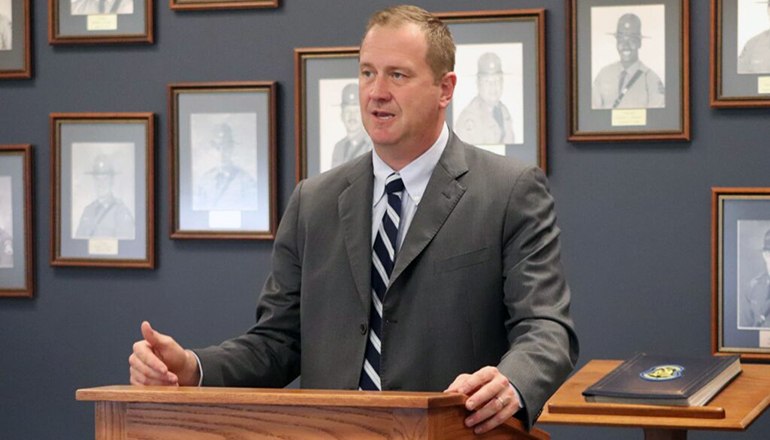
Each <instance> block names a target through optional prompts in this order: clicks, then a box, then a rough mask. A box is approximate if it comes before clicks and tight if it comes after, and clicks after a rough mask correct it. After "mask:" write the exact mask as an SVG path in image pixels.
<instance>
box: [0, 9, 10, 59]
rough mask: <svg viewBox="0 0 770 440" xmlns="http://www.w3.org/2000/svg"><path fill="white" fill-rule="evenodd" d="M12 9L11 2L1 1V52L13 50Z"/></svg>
mask: <svg viewBox="0 0 770 440" xmlns="http://www.w3.org/2000/svg"><path fill="white" fill-rule="evenodd" d="M12 8H13V5H12V4H11V0H0V50H11V49H13V41H12V37H13V28H12V20H13V19H12V17H13V9H12Z"/></svg>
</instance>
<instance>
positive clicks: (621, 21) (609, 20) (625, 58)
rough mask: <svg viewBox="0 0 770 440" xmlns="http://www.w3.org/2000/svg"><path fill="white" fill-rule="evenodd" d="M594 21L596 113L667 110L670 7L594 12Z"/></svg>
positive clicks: (592, 33)
mask: <svg viewBox="0 0 770 440" xmlns="http://www.w3.org/2000/svg"><path fill="white" fill-rule="evenodd" d="M656 12H658V13H656ZM618 13H620V16H619V17H617V18H614V17H615V16H617V15H618ZM642 16H644V17H645V20H643V19H642ZM656 17H657V18H656ZM591 18H592V29H591V47H592V60H591V64H592V68H593V72H594V75H593V78H594V79H593V83H592V87H591V108H592V109H595V110H596V109H616V108H619V109H621V108H625V109H646V108H663V107H665V105H666V88H665V85H664V83H663V80H662V78H664V77H665V75H664V72H665V9H664V6H663V5H647V6H634V7H632V8H629V7H625V6H624V7H617V6H613V7H603V8H591ZM608 25H610V26H611V25H614V29H612V30H611V31H610V30H609V29H606V27H607V26H608ZM602 30H606V31H604V32H601V31H602ZM608 31H609V32H608ZM648 31H649V33H646V32H648ZM647 46H650V49H653V48H654V49H655V50H652V51H651V50H645V49H646V47H647ZM643 60H644V61H643ZM647 63H649V65H648V64H647Z"/></svg>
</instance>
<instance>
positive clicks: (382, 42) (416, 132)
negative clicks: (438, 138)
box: [358, 23, 454, 150]
mask: <svg viewBox="0 0 770 440" xmlns="http://www.w3.org/2000/svg"><path fill="white" fill-rule="evenodd" d="M427 50H428V44H427V42H426V41H425V36H424V35H423V33H422V31H421V30H420V28H419V27H418V26H417V25H415V24H413V23H409V24H405V25H402V26H399V27H389V26H385V27H383V26H376V27H374V28H372V29H371V30H369V33H368V34H367V35H366V37H365V38H364V41H363V42H362V44H361V55H360V60H359V83H358V84H359V97H360V104H361V115H362V119H363V123H364V127H365V128H366V131H367V132H368V133H369V137H371V139H372V141H373V143H374V145H375V146H377V147H386V146H396V147H398V146H400V147H402V148H407V149H415V150H417V149H420V148H425V147H426V146H428V145H430V143H432V142H433V141H434V140H435V139H434V137H435V133H436V132H437V131H438V130H440V125H441V124H442V123H443V121H444V109H446V107H447V106H448V105H449V102H450V100H451V99H452V91H453V90H454V74H452V73H448V74H446V75H445V76H444V78H443V79H442V82H441V83H439V84H438V85H437V84H434V78H433V72H432V71H431V69H430V66H429V65H428V62H427V61H426V58H425V55H426V53H427Z"/></svg>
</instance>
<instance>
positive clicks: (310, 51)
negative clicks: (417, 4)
mask: <svg viewBox="0 0 770 440" xmlns="http://www.w3.org/2000/svg"><path fill="white" fill-rule="evenodd" d="M435 15H436V16H437V17H439V18H440V19H442V20H443V21H444V22H445V23H446V24H447V25H449V26H450V27H451V26H452V25H453V24H463V23H471V24H474V23H479V24H482V23H501V22H523V21H533V22H534V23H535V28H536V31H535V35H534V36H533V38H534V39H535V40H536V42H535V44H534V45H535V47H534V49H533V52H534V54H535V56H536V57H537V60H536V62H537V66H536V74H535V75H534V76H535V78H534V82H535V83H536V84H535V87H534V88H535V90H536V91H535V93H534V100H535V101H536V105H537V107H538V108H537V111H536V112H535V113H536V116H535V117H534V119H535V124H536V128H535V129H533V130H532V134H534V135H535V136H536V137H537V141H536V142H534V144H535V146H534V150H535V153H534V155H535V156H536V162H537V163H536V164H537V165H538V166H540V168H541V169H543V171H544V172H545V171H547V157H546V146H547V122H546V113H547V112H546V105H545V103H546V56H545V54H546V49H545V44H546V43H545V10H544V9H521V10H496V11H465V12H439V13H436V14H435ZM456 43H457V42H456ZM458 44H459V43H458ZM358 53H359V48H358V47H317V48H296V49H294V90H295V93H294V100H295V105H294V109H295V114H294V116H295V121H296V123H295V137H294V139H295V158H296V181H297V182H299V181H301V180H302V179H305V178H307V177H308V176H309V172H308V168H309V166H308V162H309V160H308V159H309V156H310V155H309V153H308V132H309V128H308V117H309V116H308V102H307V101H308V98H307V96H306V95H307V94H308V92H307V88H308V86H307V82H308V76H307V71H308V68H307V63H308V61H312V60H319V59H339V60H346V59H347V60H349V59H356V58H358ZM525 87H526V85H525ZM449 117H450V115H449V114H448V115H447V118H449ZM451 125H452V124H451V122H450V126H451ZM524 130H525V131H527V129H526V127H525V129H524ZM517 146H518V145H517ZM527 148H529V147H527Z"/></svg>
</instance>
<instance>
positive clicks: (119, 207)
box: [74, 155, 136, 240]
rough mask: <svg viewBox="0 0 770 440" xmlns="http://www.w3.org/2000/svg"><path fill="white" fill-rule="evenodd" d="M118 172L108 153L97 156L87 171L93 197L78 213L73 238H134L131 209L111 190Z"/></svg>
mask: <svg viewBox="0 0 770 440" xmlns="http://www.w3.org/2000/svg"><path fill="white" fill-rule="evenodd" d="M118 173H119V171H118V170H117V169H116V168H115V165H113V159H112V158H110V157H109V156H107V155H99V156H96V158H95V159H94V162H93V166H92V167H91V169H90V170H89V171H87V172H86V174H87V175H88V176H90V178H91V181H92V184H93V192H94V193H95V195H96V197H95V198H94V199H93V200H92V201H91V203H89V204H88V205H86V207H85V208H84V209H83V212H82V213H81V214H80V219H79V220H78V223H77V225H78V226H77V230H76V231H75V237H74V238H85V239H92V238H96V239H105V238H109V239H123V240H128V239H133V238H134V236H135V235H136V233H135V226H134V215H133V210H132V209H130V208H129V207H128V206H126V203H125V202H124V201H123V200H122V199H121V198H119V197H116V196H115V193H114V192H113V188H114V187H115V176H116V175H117V174H118Z"/></svg>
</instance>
